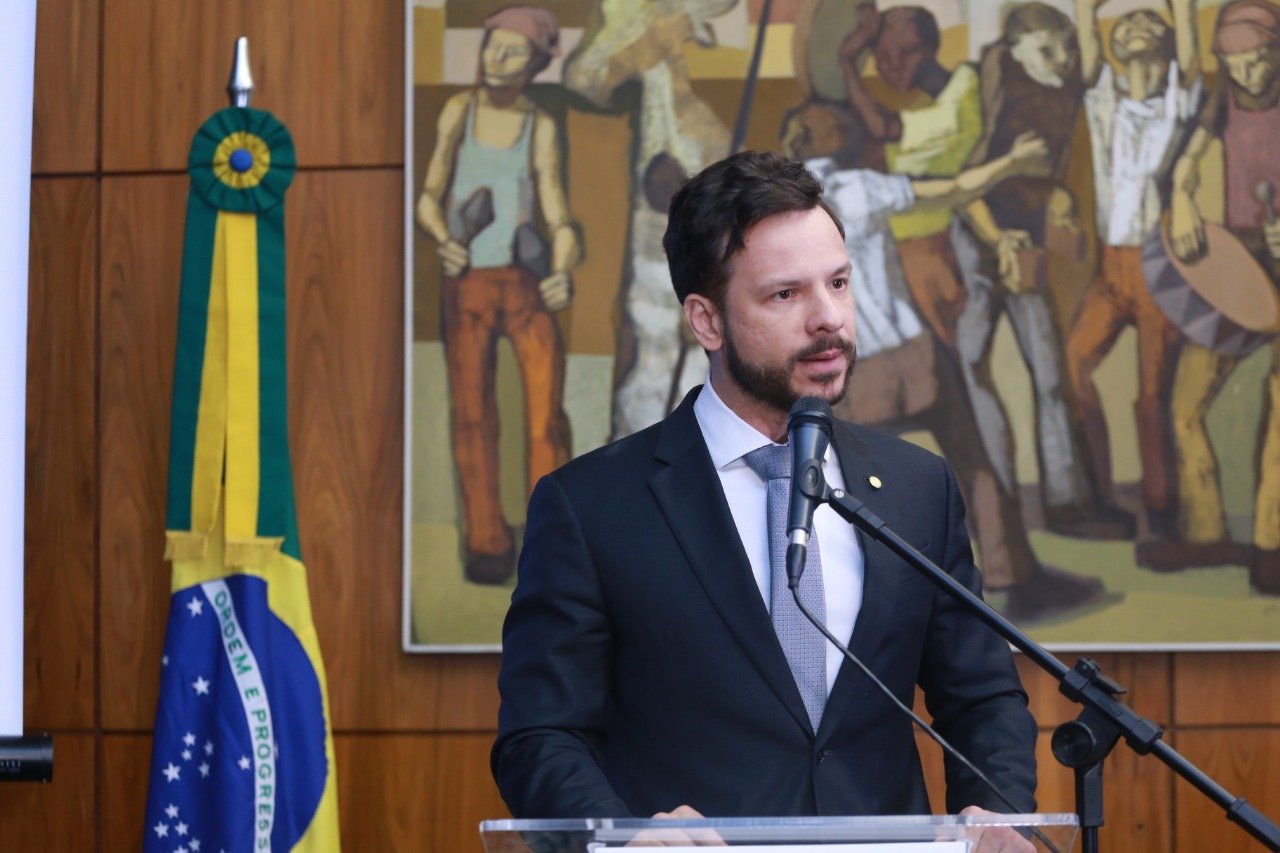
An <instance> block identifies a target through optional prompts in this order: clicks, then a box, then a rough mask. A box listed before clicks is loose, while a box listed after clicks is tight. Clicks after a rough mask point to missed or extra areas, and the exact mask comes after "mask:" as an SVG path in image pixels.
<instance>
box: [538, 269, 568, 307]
mask: <svg viewBox="0 0 1280 853" xmlns="http://www.w3.org/2000/svg"><path fill="white" fill-rule="evenodd" d="M538 293H540V294H542V304H543V305H545V306H547V310H548V311H559V310H561V309H562V308H568V307H569V302H570V301H572V299H573V279H571V278H569V274H568V273H567V272H553V273H552V274H551V275H549V276H547V277H546V278H544V279H543V280H542V281H540V282H538Z"/></svg>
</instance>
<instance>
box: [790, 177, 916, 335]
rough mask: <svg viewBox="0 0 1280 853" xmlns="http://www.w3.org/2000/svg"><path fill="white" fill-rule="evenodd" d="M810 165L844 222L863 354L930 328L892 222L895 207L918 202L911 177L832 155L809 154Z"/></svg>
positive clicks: (900, 208) (897, 210) (904, 208)
mask: <svg viewBox="0 0 1280 853" xmlns="http://www.w3.org/2000/svg"><path fill="white" fill-rule="evenodd" d="M805 167H806V168H808V169H809V171H811V172H813V173H814V174H815V175H817V176H818V179H819V180H820V181H822V185H823V191H824V195H825V197H826V199H827V201H828V202H829V203H830V204H831V206H832V208H834V209H835V212H836V215H837V216H839V217H840V222H841V224H843V225H844V247H845V251H846V252H847V253H848V255H849V262H850V264H851V268H850V271H849V286H850V288H852V290H853V310H854V313H855V314H856V315H857V325H856V326H855V328H856V329H857V330H858V355H860V356H862V357H863V358H867V357H869V356H873V355H875V354H876V353H879V352H883V351H885V350H890V349H895V348H897V347H900V346H902V345H903V344H905V343H906V342H907V341H909V340H912V339H913V338H917V337H919V336H920V335H922V334H924V324H923V323H921V322H920V316H919V315H918V314H916V310H915V308H913V307H912V305H911V292H910V290H908V289H907V279H906V276H905V275H904V274H903V272H902V261H901V259H900V258H899V257H898V244H897V243H895V242H894V239H893V231H892V230H891V229H890V227H889V220H890V219H891V218H892V216H893V215H894V214H895V213H902V212H904V211H907V210H910V209H911V207H912V205H914V204H915V203H916V194H915V190H913V189H912V188H911V179H910V178H908V177H907V176H906V175H885V174H882V173H880V172H875V171H872V170H870V169H837V168H836V166H835V161H834V160H832V159H831V158H830V157H820V158H818V159H816V160H809V161H808V162H806V163H805Z"/></svg>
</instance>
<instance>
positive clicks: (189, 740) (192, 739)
mask: <svg viewBox="0 0 1280 853" xmlns="http://www.w3.org/2000/svg"><path fill="white" fill-rule="evenodd" d="M182 742H183V743H185V744H186V745H187V746H195V745H196V736H195V735H193V734H192V733H191V732H187V733H186V734H185V735H183V736H182Z"/></svg>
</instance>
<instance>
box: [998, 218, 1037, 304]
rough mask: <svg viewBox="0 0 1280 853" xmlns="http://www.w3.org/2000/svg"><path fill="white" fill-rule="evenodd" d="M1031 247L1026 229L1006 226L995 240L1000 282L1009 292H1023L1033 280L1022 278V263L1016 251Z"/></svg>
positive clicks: (1029, 236)
mask: <svg viewBox="0 0 1280 853" xmlns="http://www.w3.org/2000/svg"><path fill="white" fill-rule="evenodd" d="M1030 247H1031V235H1030V234H1028V233H1027V232H1026V231H1018V230H1016V229H1013V228H1007V229H1005V230H1003V231H1001V232H1000V237H999V239H998V240H997V241H996V247H995V248H996V257H997V258H998V259H999V261H1000V282H1001V283H1002V284H1003V285H1004V286H1005V287H1007V288H1009V291H1010V292H1011V293H1025V292H1026V290H1027V288H1029V287H1030V286H1031V285H1032V284H1033V283H1034V282H1024V281H1023V280H1022V263H1021V261H1020V260H1019V258H1018V252H1020V251H1021V250H1022V249H1028V248H1030Z"/></svg>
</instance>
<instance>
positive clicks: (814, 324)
mask: <svg viewBox="0 0 1280 853" xmlns="http://www.w3.org/2000/svg"><path fill="white" fill-rule="evenodd" d="M847 298H848V291H847V290H832V289H831V288H829V287H823V288H819V289H818V290H817V295H816V296H815V298H814V300H813V310H812V312H811V313H810V315H809V331H810V332H836V331H839V330H840V329H841V328H843V327H844V322H845V313H846V306H845V301H846V300H847Z"/></svg>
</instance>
